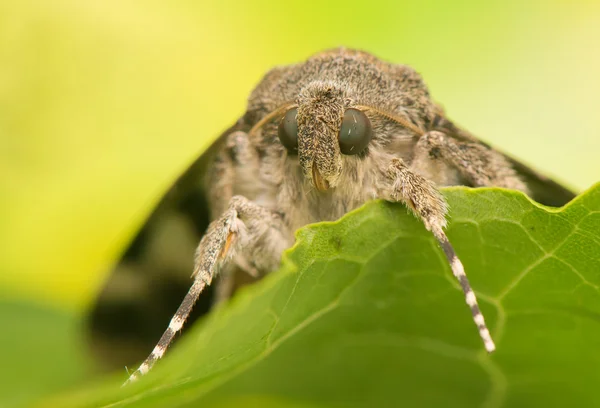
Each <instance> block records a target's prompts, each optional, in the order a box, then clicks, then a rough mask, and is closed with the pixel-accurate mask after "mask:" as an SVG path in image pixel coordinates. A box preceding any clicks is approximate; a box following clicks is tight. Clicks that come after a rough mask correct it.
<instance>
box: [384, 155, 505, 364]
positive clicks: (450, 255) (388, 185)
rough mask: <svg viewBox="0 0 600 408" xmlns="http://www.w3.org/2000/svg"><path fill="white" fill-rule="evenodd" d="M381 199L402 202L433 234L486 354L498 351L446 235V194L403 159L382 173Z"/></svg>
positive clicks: (391, 164) (393, 163)
mask: <svg viewBox="0 0 600 408" xmlns="http://www.w3.org/2000/svg"><path fill="white" fill-rule="evenodd" d="M379 195H380V198H383V199H386V200H388V201H395V202H398V201H399V202H403V203H404V204H406V205H407V206H408V208H410V209H411V211H412V212H413V213H414V214H415V215H416V216H417V217H418V218H419V219H421V221H422V222H423V224H425V227H426V228H427V229H428V230H429V231H431V232H432V233H433V235H434V237H435V238H436V239H437V241H438V242H439V244H440V246H441V247H442V250H443V251H444V254H445V255H446V258H447V259H448V262H449V264H450V267H451V269H452V273H453V274H454V276H455V277H456V279H457V280H458V282H459V284H460V287H461V288H462V290H463V293H464V295H465V300H466V302H467V305H468V306H469V308H470V309H471V314H472V315H473V320H474V321H475V324H476V325H477V328H478V329H479V335H480V336H481V339H482V340H483V344H484V346H485V348H486V350H487V351H488V352H490V353H491V352H492V351H494V350H495V348H496V346H495V345H494V341H493V340H492V338H491V336H490V332H489V330H488V328H487V326H486V324H485V319H484V317H483V315H482V314H481V310H480V309H479V305H478V304H477V298H476V296H475V293H474V292H473V290H472V289H471V284H470V283H469V280H468V279H467V275H466V274H465V269H464V267H463V265H462V262H461V261H460V259H459V258H458V256H457V255H456V252H454V248H453V247H452V245H451V244H450V241H448V237H447V236H446V233H445V232H444V228H445V226H446V214H447V208H448V207H447V204H446V201H445V200H444V197H443V196H442V194H441V193H440V192H439V190H438V189H437V188H436V187H435V185H434V184H433V183H432V182H430V181H429V180H427V179H426V178H424V177H422V176H420V175H419V174H417V173H415V172H414V171H412V170H411V169H410V168H408V167H407V166H406V164H405V163H404V161H403V160H402V159H397V158H396V159H393V160H392V161H391V163H390V164H389V166H388V167H387V168H385V169H382V171H381V180H380V183H379Z"/></svg>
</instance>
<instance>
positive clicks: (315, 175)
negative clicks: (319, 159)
mask: <svg viewBox="0 0 600 408" xmlns="http://www.w3.org/2000/svg"><path fill="white" fill-rule="evenodd" d="M312 179H313V184H314V185H315V187H316V189H317V190H319V191H327V190H328V189H329V182H328V181H327V180H325V179H324V178H323V176H321V173H319V169H317V163H315V162H313V165H312Z"/></svg>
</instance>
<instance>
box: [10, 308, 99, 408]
mask: <svg viewBox="0 0 600 408" xmlns="http://www.w3.org/2000/svg"><path fill="white" fill-rule="evenodd" d="M0 322H2V329H1V332H0V362H1V363H0V364H1V367H2V368H1V369H0V407H9V406H24V405H25V404H27V403H29V402H31V401H34V400H35V399H37V398H39V397H40V396H43V395H45V394H48V393H50V392H56V391H58V390H60V389H64V388H65V387H67V386H70V385H73V384H78V383H81V382H82V380H83V379H85V378H86V377H89V374H90V373H91V371H92V368H93V364H92V361H91V359H90V358H89V357H87V356H86V350H85V343H84V339H83V338H82V332H83V331H82V328H81V325H80V320H79V319H78V318H77V317H76V316H74V315H73V314H69V313H65V312H62V311H58V310H53V309H50V308H48V307H43V306H41V305H33V304H28V303H24V302H17V301H8V300H2V301H0Z"/></svg>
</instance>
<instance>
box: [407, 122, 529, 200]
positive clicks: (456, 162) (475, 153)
mask: <svg viewBox="0 0 600 408" xmlns="http://www.w3.org/2000/svg"><path fill="white" fill-rule="evenodd" d="M440 162H442V163H443V164H444V165H446V166H448V167H450V168H451V169H453V170H456V171H458V173H459V175H460V177H461V178H462V179H463V180H464V181H466V182H467V183H468V184H470V185H471V186H473V187H483V186H497V187H504V188H511V189H515V190H520V191H523V192H525V193H527V187H526V185H525V183H524V182H523V181H522V180H521V179H520V178H519V177H518V175H517V173H516V172H515V170H514V169H513V168H512V166H511V165H510V163H509V162H508V160H507V159H506V158H505V157H504V156H503V155H502V154H501V153H498V152H496V151H494V150H492V149H490V148H488V147H487V146H485V145H483V144H480V143H476V142H463V141H459V140H456V139H454V138H452V137H450V136H448V135H446V134H445V133H443V132H439V131H431V132H428V133H426V134H424V135H423V136H422V137H421V138H420V139H419V141H418V142H417V145H416V146H415V156H414V158H413V162H412V164H411V167H412V168H413V169H414V170H417V171H418V172H419V173H421V174H423V175H425V176H429V175H428V167H434V168H435V167H438V166H439V164H440Z"/></svg>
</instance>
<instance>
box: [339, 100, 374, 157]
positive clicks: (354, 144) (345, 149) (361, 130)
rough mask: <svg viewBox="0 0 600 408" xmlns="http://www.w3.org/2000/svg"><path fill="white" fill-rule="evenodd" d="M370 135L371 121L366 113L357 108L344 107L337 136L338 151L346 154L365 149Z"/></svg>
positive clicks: (371, 131) (371, 132)
mask: <svg viewBox="0 0 600 408" xmlns="http://www.w3.org/2000/svg"><path fill="white" fill-rule="evenodd" d="M372 137H373V130H372V129H371V121H369V118H367V115H365V114H364V113H363V112H362V111H360V110H358V109H346V112H345V113H344V119H343V120H342V127H341V128H340V134H339V136H338V139H339V142H340V151H341V152H342V153H343V154H347V155H352V154H358V153H360V152H362V151H363V150H365V148H366V147H367V145H368V144H369V142H370V141H371V138H372Z"/></svg>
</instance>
